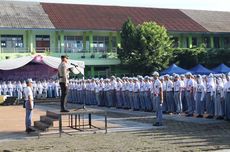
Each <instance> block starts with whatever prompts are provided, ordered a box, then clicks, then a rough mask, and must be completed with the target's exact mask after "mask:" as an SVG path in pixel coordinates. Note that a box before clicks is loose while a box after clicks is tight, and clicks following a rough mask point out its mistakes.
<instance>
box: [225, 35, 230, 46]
mask: <svg viewBox="0 0 230 152" xmlns="http://www.w3.org/2000/svg"><path fill="white" fill-rule="evenodd" d="M224 48H230V37H224Z"/></svg>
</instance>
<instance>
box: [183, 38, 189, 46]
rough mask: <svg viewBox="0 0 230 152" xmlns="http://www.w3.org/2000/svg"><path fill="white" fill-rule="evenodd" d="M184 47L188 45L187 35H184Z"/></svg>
mask: <svg viewBox="0 0 230 152" xmlns="http://www.w3.org/2000/svg"><path fill="white" fill-rule="evenodd" d="M184 47H185V48H188V47H189V38H188V37H186V38H185V39H184Z"/></svg>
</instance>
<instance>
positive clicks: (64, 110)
mask: <svg viewBox="0 0 230 152" xmlns="http://www.w3.org/2000/svg"><path fill="white" fill-rule="evenodd" d="M60 112H69V110H66V109H63V110H61V111H60Z"/></svg>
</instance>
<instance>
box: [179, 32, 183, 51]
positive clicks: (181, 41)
mask: <svg viewBox="0 0 230 152" xmlns="http://www.w3.org/2000/svg"><path fill="white" fill-rule="evenodd" d="M183 46H184V45H183V35H179V48H183Z"/></svg>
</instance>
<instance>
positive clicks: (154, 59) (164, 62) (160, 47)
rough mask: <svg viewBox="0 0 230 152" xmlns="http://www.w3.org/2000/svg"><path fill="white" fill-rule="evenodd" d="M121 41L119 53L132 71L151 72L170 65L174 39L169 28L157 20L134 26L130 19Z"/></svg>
mask: <svg viewBox="0 0 230 152" xmlns="http://www.w3.org/2000/svg"><path fill="white" fill-rule="evenodd" d="M130 31H131V32H132V33H130ZM121 42H122V43H121V47H122V48H121V49H120V50H119V51H118V55H119V57H120V59H121V62H122V63H123V64H128V65H129V69H130V71H131V72H132V73H136V74H137V73H138V74H150V73H151V72H152V71H154V70H158V71H160V70H162V69H164V68H166V67H167V66H168V63H169V59H170V58H171V54H172V41H171V40H170V37H169V35H168V33H167V30H166V29H165V28H164V27H162V26H160V25H157V24H156V23H155V22H144V23H143V24H140V25H138V26H134V24H133V23H132V22H131V21H130V20H128V21H127V22H125V23H124V25H123V27H122V32H121Z"/></svg>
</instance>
